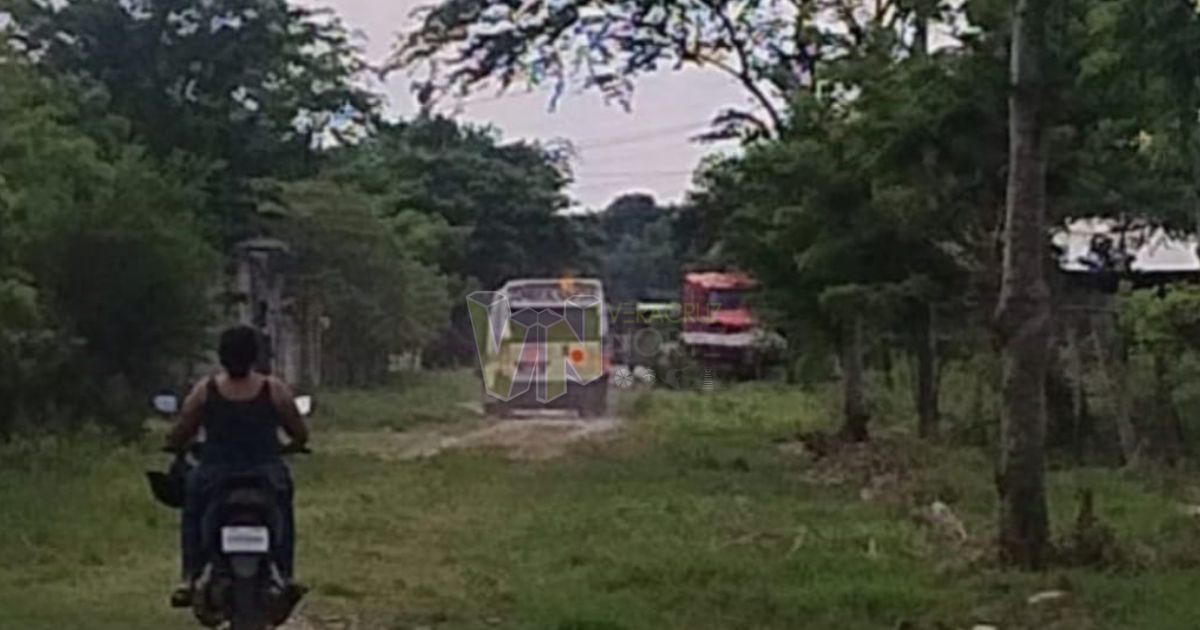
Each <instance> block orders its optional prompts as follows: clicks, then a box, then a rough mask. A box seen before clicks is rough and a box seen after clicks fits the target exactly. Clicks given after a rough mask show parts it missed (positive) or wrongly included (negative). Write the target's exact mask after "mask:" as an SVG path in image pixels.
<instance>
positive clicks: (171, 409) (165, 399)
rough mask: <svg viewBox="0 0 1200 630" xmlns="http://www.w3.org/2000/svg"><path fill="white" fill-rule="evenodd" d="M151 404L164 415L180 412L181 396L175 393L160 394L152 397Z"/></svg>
mask: <svg viewBox="0 0 1200 630" xmlns="http://www.w3.org/2000/svg"><path fill="white" fill-rule="evenodd" d="M150 406H151V407H153V408H154V410H155V411H157V412H158V413H160V414H162V415H164V416H173V415H175V414H177V413H179V397H178V396H176V395H175V394H159V395H157V396H155V397H154V398H151V399H150Z"/></svg>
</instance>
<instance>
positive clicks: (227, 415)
mask: <svg viewBox="0 0 1200 630" xmlns="http://www.w3.org/2000/svg"><path fill="white" fill-rule="evenodd" d="M259 354H260V348H259V342H258V334H257V332H256V331H255V330H254V329H253V328H250V327H248V326H235V327H233V328H230V329H228V330H226V331H224V332H223V333H222V334H221V337H220V342H219V344H218V348H217V355H218V358H219V359H220V363H221V367H222V368H223V370H222V371H221V372H220V373H218V374H216V375H213V376H209V377H206V378H204V379H202V380H201V381H200V382H198V383H196V386H195V387H194V388H193V389H192V391H191V393H190V394H188V396H187V398H186V399H185V400H184V403H183V408H182V411H181V414H180V416H181V418H180V421H179V422H178V423H177V424H176V425H175V426H174V428H173V429H172V430H171V432H170V434H169V435H168V436H167V447H168V448H169V449H171V450H173V451H176V452H180V451H183V450H184V449H187V448H188V446H189V444H191V443H192V441H193V440H194V439H195V438H196V437H197V435H198V434H199V432H200V430H201V429H203V430H204V441H203V443H202V444H201V445H200V448H199V464H198V465H197V466H196V468H195V469H194V470H192V471H191V472H190V473H189V475H188V478H187V493H186V500H185V503H184V507H183V519H182V526H181V528H180V546H181V553H182V565H183V583H182V584H180V585H179V586H178V587H177V588H176V589H175V591H174V592H173V593H172V595H171V603H172V604H173V605H175V606H181V607H186V606H189V605H190V603H191V600H192V589H193V585H194V584H195V580H196V578H197V577H198V576H199V573H200V571H201V570H202V569H203V568H204V564H205V558H204V546H203V541H202V531H201V529H202V525H203V523H202V521H203V518H204V510H205V505H204V500H205V492H206V489H207V488H209V487H211V486H212V485H213V484H215V483H216V482H218V481H219V480H220V479H222V478H223V477H225V476H226V475H229V474H237V473H244V472H251V471H253V472H259V473H261V474H263V475H264V476H265V477H266V478H267V479H269V480H270V482H271V485H272V486H273V487H274V488H275V490H276V494H277V496H278V497H279V501H280V505H279V508H280V511H281V513H282V515H283V531H282V532H281V534H282V536H281V539H282V544H281V545H280V546H279V547H278V548H276V549H274V550H273V553H274V554H275V558H274V560H275V562H276V563H277V565H278V566H279V568H280V572H281V573H282V574H283V577H284V579H285V580H286V581H287V583H288V585H289V588H290V589H291V591H292V596H293V599H295V600H298V599H299V597H300V595H302V594H303V590H304V589H303V588H302V587H301V586H299V585H298V584H296V583H295V582H294V581H293V571H294V567H295V562H294V555H295V539H296V532H295V517H294V509H293V494H294V488H293V485H292V479H291V473H290V472H289V470H288V468H287V465H286V464H284V462H283V458H282V456H281V454H280V450H281V445H280V440H279V430H280V429H282V430H283V431H284V433H286V434H287V435H288V437H289V438H290V440H291V444H290V445H289V447H290V448H293V447H294V448H303V447H304V445H305V444H306V443H307V442H308V435H309V434H308V427H307V426H306V425H305V423H304V419H303V417H302V416H301V414H300V411H299V410H298V409H297V407H296V402H295V399H294V395H293V393H292V389H291V388H290V387H288V385H287V384H286V383H284V382H283V381H280V380H279V379H277V378H275V377H272V376H267V375H264V374H261V373H259V372H257V371H255V370H254V369H253V368H254V366H255V363H256V361H257V360H258V357H259Z"/></svg>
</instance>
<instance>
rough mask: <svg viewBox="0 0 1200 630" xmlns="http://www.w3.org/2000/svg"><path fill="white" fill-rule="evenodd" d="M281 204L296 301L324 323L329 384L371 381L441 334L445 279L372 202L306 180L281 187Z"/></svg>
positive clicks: (445, 309) (336, 187) (340, 188)
mask: <svg viewBox="0 0 1200 630" xmlns="http://www.w3.org/2000/svg"><path fill="white" fill-rule="evenodd" d="M279 203H280V204H282V207H283V208H284V211H285V212H286V218H285V220H284V225H282V226H281V227H280V232H281V234H282V235H283V236H284V237H285V240H286V241H287V242H288V243H289V246H290V247H291V248H292V251H293V255H294V256H295V260H296V268H295V269H294V270H293V277H294V278H295V280H296V281H297V284H298V285H299V286H300V295H302V296H303V298H304V299H305V300H309V301H311V302H314V303H315V304H319V305H320V306H319V309H320V311H321V312H322V313H323V316H324V317H326V318H328V322H329V327H328V329H327V330H326V331H325V332H324V335H323V339H324V345H325V353H326V356H327V357H330V358H331V360H330V361H327V362H326V366H327V367H329V368H332V369H331V370H330V371H331V372H332V373H331V374H330V375H329V379H328V380H329V381H330V382H341V383H346V384H358V385H361V384H366V383H368V382H371V381H372V380H375V379H377V378H379V376H380V375H381V374H382V372H383V370H385V369H386V367H387V360H388V356H389V355H390V354H400V353H404V352H413V351H418V350H420V349H422V348H423V347H424V346H425V345H427V344H428V343H429V342H430V341H431V340H432V339H433V338H434V337H435V336H436V335H437V334H438V333H439V332H441V330H442V328H443V327H444V326H445V321H446V318H447V312H448V310H449V303H448V296H447V295H446V290H445V280H444V278H443V277H442V276H441V275H439V274H438V273H437V271H436V270H434V269H431V268H429V267H427V266H425V265H423V264H422V263H421V262H419V261H417V260H415V259H414V258H412V257H411V255H410V254H409V253H408V252H406V251H405V249H404V248H403V242H402V240H401V239H400V238H399V237H398V236H397V235H396V234H394V233H392V232H391V231H390V230H388V226H387V224H386V223H385V221H384V220H383V219H381V218H380V217H379V215H378V209H377V207H376V204H375V200H374V199H372V198H371V197H368V196H366V195H364V194H362V193H359V192H356V191H354V190H352V189H348V188H346V187H344V186H341V185H339V184H337V183H335V182H332V181H328V180H311V181H300V182H293V183H288V184H283V185H282V190H281V191H280V198H279Z"/></svg>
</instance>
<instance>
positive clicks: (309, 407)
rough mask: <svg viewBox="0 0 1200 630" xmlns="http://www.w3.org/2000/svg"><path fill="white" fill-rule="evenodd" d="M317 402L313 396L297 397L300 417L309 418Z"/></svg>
mask: <svg viewBox="0 0 1200 630" xmlns="http://www.w3.org/2000/svg"><path fill="white" fill-rule="evenodd" d="M315 405H316V401H314V400H313V397H312V396H308V395H304V396H297V397H296V409H297V410H298V411H299V412H300V416H301V417H304V418H307V417H308V416H311V415H312V412H313V408H314V406H315Z"/></svg>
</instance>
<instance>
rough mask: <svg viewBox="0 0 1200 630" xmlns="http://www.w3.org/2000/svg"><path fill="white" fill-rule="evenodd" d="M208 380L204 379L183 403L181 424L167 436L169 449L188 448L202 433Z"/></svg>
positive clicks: (177, 423) (178, 423)
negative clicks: (198, 434) (197, 435)
mask: <svg viewBox="0 0 1200 630" xmlns="http://www.w3.org/2000/svg"><path fill="white" fill-rule="evenodd" d="M207 388H208V379H207V378H206V379H202V380H201V381H200V382H199V383H196V386H195V387H193V388H192V392H191V393H190V394H188V396H187V398H185V399H184V401H183V409H182V410H181V411H180V412H179V422H176V423H175V426H173V427H171V432H170V433H168V434H167V448H169V449H171V450H175V451H180V450H183V449H184V448H187V445H188V443H189V442H191V441H192V439H193V438H195V437H196V434H197V433H199V432H200V427H201V425H203V424H204V400H205V398H206V397H207V393H208V389H207Z"/></svg>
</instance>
